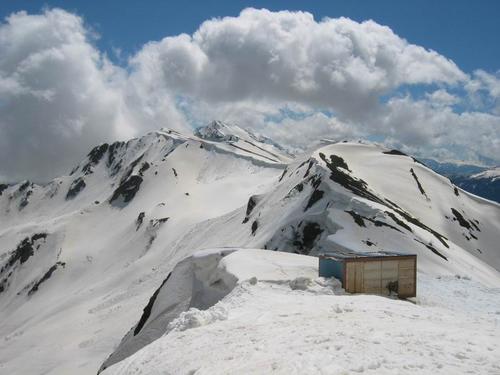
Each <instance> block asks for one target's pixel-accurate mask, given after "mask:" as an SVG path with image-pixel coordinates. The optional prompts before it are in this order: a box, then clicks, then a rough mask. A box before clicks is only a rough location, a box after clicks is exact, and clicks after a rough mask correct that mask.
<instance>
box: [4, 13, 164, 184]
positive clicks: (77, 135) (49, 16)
mask: <svg viewBox="0 0 500 375" xmlns="http://www.w3.org/2000/svg"><path fill="white" fill-rule="evenodd" d="M91 42H92V35H91V33H89V31H88V30H87V29H86V28H85V26H84V24H83V21H82V19H81V18H80V17H78V16H76V15H73V14H71V13H68V12H65V11H63V10H58V9H54V10H48V11H45V12H44V13H43V14H39V15H28V14H26V13H25V12H19V13H14V14H12V15H10V16H9V17H8V18H7V19H6V20H5V22H4V23H2V24H0V160H1V166H0V169H1V170H0V172H1V173H2V174H3V175H5V176H6V179H8V180H20V179H23V178H31V179H35V180H46V179H47V178H51V177H54V176H56V175H58V174H60V173H64V172H66V171H67V169H68V168H70V167H71V166H72V165H73V164H74V163H76V162H77V161H79V159H80V158H81V157H82V156H83V155H85V154H86V153H87V152H88V150H89V148H90V147H92V146H94V145H95V144H97V143H100V142H103V141H108V140H114V139H117V138H123V137H128V136H131V135H134V134H136V132H137V129H138V128H141V124H144V123H146V121H145V119H148V116H147V114H143V111H138V110H135V111H134V110H132V111H131V110H130V109H129V106H127V104H128V102H129V101H133V102H134V105H135V106H136V107H138V106H140V102H142V100H141V101H139V100H137V98H138V97H141V96H142V93H141V92H140V90H136V87H135V86H134V85H133V84H131V83H129V82H128V80H127V79H126V78H127V77H126V74H125V72H124V71H123V70H122V69H120V68H118V67H116V66H114V65H112V64H111V63H110V62H109V61H108V60H107V59H106V58H105V56H103V55H102V54H101V53H100V52H99V51H98V50H97V49H96V48H95V47H94V46H93V45H92V43H91ZM130 108H133V106H130ZM141 108H146V106H144V107H142V106H141ZM165 108H167V110H168V105H164V106H163V109H158V110H156V112H161V111H162V110H163V111H165ZM156 112H155V113H153V114H152V115H150V116H149V119H153V120H154V119H155V115H156ZM141 116H142V118H140V117H141ZM156 117H158V116H156ZM137 118H139V119H137Z"/></svg>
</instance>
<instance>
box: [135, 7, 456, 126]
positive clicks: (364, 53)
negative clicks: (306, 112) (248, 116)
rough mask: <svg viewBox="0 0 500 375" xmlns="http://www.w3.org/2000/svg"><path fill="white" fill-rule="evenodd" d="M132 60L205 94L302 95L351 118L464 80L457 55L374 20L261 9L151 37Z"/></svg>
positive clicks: (299, 98) (181, 87) (175, 85)
mask: <svg viewBox="0 0 500 375" xmlns="http://www.w3.org/2000/svg"><path fill="white" fill-rule="evenodd" d="M132 61H133V65H134V66H135V67H136V70H138V71H141V72H144V71H147V72H148V73H147V76H148V78H149V79H150V80H151V81H153V82H156V83H158V82H161V83H163V85H164V86H166V87H169V88H171V89H173V90H176V91H178V92H181V93H183V94H185V95H191V96H194V97H196V98H198V99H200V100H205V101H209V102H216V103H220V102H241V101H248V100H250V101H252V102H258V101H266V102H269V101H273V102H277V103H283V102H298V103H305V104H308V105H311V106H312V107H319V108H325V107H326V108H331V109H333V110H335V111H337V112H338V113H339V114H340V115H344V116H346V117H349V118H358V117H363V116H362V115H363V114H364V113H369V112H370V109H371V108H373V107H376V106H377V104H378V100H379V97H380V96H381V95H384V94H386V93H388V92H390V91H391V90H392V89H394V88H396V87H398V86H401V85H404V84H429V83H446V84H454V83H457V82H460V81H462V80H465V79H466V75H465V74H464V73H463V72H462V71H461V70H460V69H459V68H458V67H457V66H456V65H455V64H454V63H453V62H452V61H450V60H448V59H446V58H445V57H443V56H441V55H439V54H438V53H436V52H434V51H429V50H426V49H424V48H422V47H420V46H416V45H412V44H409V43H408V42H406V41H405V40H404V39H402V38H400V37H398V36H397V35H396V34H394V33H393V32H392V31H391V29H390V28H388V27H385V26H381V25H379V24H377V23H375V22H373V21H366V22H363V23H357V22H355V21H352V20H350V19H347V18H339V19H328V18H327V19H324V20H322V21H320V22H317V21H315V20H314V18H313V16H312V15H311V14H309V13H305V12H288V11H282V12H270V11H268V10H256V9H246V10H244V11H242V12H241V14H240V15H239V16H238V17H226V18H223V19H214V20H210V21H206V22H204V23H203V24H202V25H201V26H200V28H199V29H198V30H197V31H196V32H195V33H194V34H193V35H192V36H188V35H180V36H177V37H168V38H165V39H163V40H162V41H160V42H156V43H150V44H148V45H146V46H145V47H144V48H143V49H142V51H140V52H139V53H138V54H137V56H135V57H134V58H133V60H132Z"/></svg>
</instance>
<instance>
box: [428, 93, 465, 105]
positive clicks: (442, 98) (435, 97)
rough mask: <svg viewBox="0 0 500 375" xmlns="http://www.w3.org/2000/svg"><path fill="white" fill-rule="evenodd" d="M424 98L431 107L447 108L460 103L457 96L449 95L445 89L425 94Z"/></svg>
mask: <svg viewBox="0 0 500 375" xmlns="http://www.w3.org/2000/svg"><path fill="white" fill-rule="evenodd" d="M425 97H426V98H427V100H428V101H429V103H430V104H431V105H432V106H433V107H447V106H452V105H455V104H458V103H460V98H459V97H458V96H456V95H453V94H450V93H449V92H448V91H446V90H445V89H439V90H436V91H433V92H431V93H426V94H425Z"/></svg>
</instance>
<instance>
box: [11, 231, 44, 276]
mask: <svg viewBox="0 0 500 375" xmlns="http://www.w3.org/2000/svg"><path fill="white" fill-rule="evenodd" d="M46 238H47V233H36V234H34V235H32V236H31V238H30V237H26V238H25V239H24V240H22V241H21V243H20V244H19V245H17V248H16V249H15V250H14V251H13V252H12V253H11V255H10V257H9V260H8V261H7V263H6V265H5V266H4V267H3V268H2V271H4V268H6V267H7V266H8V267H12V266H13V265H14V263H16V262H17V261H19V263H20V264H23V263H24V262H26V261H27V260H28V259H29V258H30V257H31V256H32V255H33V254H34V248H33V247H34V246H35V242H37V241H38V240H41V239H43V240H44V239H46Z"/></svg>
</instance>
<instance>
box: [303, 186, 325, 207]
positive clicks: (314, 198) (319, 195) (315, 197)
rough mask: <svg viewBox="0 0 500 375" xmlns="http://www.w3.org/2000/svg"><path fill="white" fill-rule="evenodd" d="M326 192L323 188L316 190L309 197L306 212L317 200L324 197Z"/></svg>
mask: <svg viewBox="0 0 500 375" xmlns="http://www.w3.org/2000/svg"><path fill="white" fill-rule="evenodd" d="M323 195H324V192H323V191H322V190H314V191H313V192H312V194H311V196H310V197H309V201H308V202H307V205H306V207H305V208H304V212H305V211H307V210H308V209H309V208H311V207H312V206H313V205H314V204H315V203H316V202H318V201H319V200H321V198H323Z"/></svg>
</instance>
